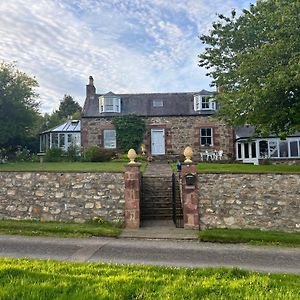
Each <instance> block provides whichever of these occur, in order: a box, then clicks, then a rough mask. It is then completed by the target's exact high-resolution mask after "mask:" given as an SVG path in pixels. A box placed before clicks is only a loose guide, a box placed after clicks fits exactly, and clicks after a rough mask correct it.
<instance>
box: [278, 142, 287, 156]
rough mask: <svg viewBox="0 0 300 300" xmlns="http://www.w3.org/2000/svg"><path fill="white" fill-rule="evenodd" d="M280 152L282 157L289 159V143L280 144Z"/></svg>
mask: <svg viewBox="0 0 300 300" xmlns="http://www.w3.org/2000/svg"><path fill="white" fill-rule="evenodd" d="M279 152H280V157H288V156H289V148H288V142H287V141H280V142H279Z"/></svg>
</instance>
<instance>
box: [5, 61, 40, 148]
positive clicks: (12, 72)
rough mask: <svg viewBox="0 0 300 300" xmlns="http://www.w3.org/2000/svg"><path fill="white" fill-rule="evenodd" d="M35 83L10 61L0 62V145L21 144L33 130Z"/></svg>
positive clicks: (36, 103) (30, 135)
mask: <svg viewBox="0 0 300 300" xmlns="http://www.w3.org/2000/svg"><path fill="white" fill-rule="evenodd" d="M37 86H38V83H37V81H36V80H35V79H34V78H31V77H29V76H28V75H26V74H25V73H23V72H21V71H19V70H17V69H16V67H15V65H14V64H9V63H4V62H2V63H0V128H1V130H0V147H4V148H15V147H16V146H17V145H22V146H24V145H26V141H27V140H28V139H30V138H32V137H33V135H34V134H35V122H36V121H37V119H38V116H39V114H38V102H36V98H37V97H38V95H37V93H36V92H35V88H36V87H37Z"/></svg>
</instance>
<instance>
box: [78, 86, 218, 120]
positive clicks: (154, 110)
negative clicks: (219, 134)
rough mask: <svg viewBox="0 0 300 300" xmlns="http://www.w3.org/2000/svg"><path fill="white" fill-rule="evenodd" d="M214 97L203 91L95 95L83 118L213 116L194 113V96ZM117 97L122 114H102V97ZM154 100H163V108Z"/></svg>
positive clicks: (88, 99)
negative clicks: (119, 99) (134, 115)
mask: <svg viewBox="0 0 300 300" xmlns="http://www.w3.org/2000/svg"><path fill="white" fill-rule="evenodd" d="M200 94H201V95H214V94H215V93H214V92H209V91H206V90H202V91H200V92H187V93H151V94H114V93H112V92H109V93H107V94H95V95H94V96H92V97H87V98H86V100H85V104H84V107H83V111H82V117H107V116H115V115H127V114H129V113H135V114H137V115H139V116H184V115H199V114H201V115H203V114H204V115H211V114H213V113H215V111H213V110H205V111H201V112H196V111H194V95H200ZM103 95H104V96H108V95H115V96H119V97H120V98H121V113H101V114H100V110H99V97H100V96H103ZM153 100H162V101H163V106H162V107H153Z"/></svg>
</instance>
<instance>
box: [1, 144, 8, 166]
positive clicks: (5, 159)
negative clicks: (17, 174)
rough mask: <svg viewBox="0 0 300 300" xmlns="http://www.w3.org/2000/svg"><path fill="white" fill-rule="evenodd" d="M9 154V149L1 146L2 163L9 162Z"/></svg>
mask: <svg viewBox="0 0 300 300" xmlns="http://www.w3.org/2000/svg"><path fill="white" fill-rule="evenodd" d="M7 160H8V156H7V150H6V149H5V148H2V149H1V148H0V164H4V163H7Z"/></svg>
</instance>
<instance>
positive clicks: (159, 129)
mask: <svg viewBox="0 0 300 300" xmlns="http://www.w3.org/2000/svg"><path fill="white" fill-rule="evenodd" d="M153 132H161V133H162V137H163V144H162V145H163V150H164V151H163V153H153V146H154V143H153V142H152V141H153V137H152V136H153ZM165 132H166V131H165V128H151V134H150V137H151V138H150V142H151V155H165V154H166V138H165Z"/></svg>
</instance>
